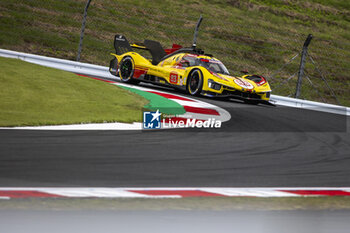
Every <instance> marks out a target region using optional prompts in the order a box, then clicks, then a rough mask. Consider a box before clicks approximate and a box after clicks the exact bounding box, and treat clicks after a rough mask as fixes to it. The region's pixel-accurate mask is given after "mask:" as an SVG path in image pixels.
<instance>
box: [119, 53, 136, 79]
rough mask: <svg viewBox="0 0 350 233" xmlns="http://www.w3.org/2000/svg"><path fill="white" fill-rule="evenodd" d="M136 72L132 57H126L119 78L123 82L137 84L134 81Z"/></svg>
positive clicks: (120, 67)
mask: <svg viewBox="0 0 350 233" xmlns="http://www.w3.org/2000/svg"><path fill="white" fill-rule="evenodd" d="M134 71H135V65H134V61H133V59H132V58H131V57H124V58H123V59H122V61H121V62H120V66H119V77H120V79H121V80H122V82H125V83H135V80H133V76H134Z"/></svg>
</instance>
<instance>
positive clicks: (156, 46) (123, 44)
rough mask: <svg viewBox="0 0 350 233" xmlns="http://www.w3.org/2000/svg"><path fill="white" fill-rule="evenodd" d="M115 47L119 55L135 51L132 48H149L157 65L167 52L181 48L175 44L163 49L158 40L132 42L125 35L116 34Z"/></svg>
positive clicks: (154, 63)
mask: <svg viewBox="0 0 350 233" xmlns="http://www.w3.org/2000/svg"><path fill="white" fill-rule="evenodd" d="M114 48H115V51H116V54H117V55H121V54H123V53H127V52H130V51H133V50H132V48H136V49H144V50H148V51H149V52H150V53H151V55H152V64H153V65H157V64H158V63H159V62H160V61H161V60H162V59H163V58H164V57H165V56H166V55H167V54H169V53H172V52H173V51H176V50H178V49H180V48H182V47H181V46H180V45H176V44H173V47H172V48H171V49H163V47H162V45H161V44H160V43H159V42H158V41H153V40H145V41H144V42H143V43H134V44H131V45H130V43H129V41H128V40H127V39H126V38H125V36H123V35H115V37H114Z"/></svg>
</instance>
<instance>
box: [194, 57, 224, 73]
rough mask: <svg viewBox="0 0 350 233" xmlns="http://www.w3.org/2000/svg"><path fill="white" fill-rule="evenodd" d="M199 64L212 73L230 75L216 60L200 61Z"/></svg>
mask: <svg viewBox="0 0 350 233" xmlns="http://www.w3.org/2000/svg"><path fill="white" fill-rule="evenodd" d="M200 64H201V66H204V67H205V68H207V69H208V70H210V71H212V72H214V73H219V74H226V75H229V74H230V73H229V72H228V70H227V68H226V67H225V66H224V64H222V63H221V62H220V61H218V60H212V59H211V60H209V59H200Z"/></svg>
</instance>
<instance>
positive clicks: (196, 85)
mask: <svg viewBox="0 0 350 233" xmlns="http://www.w3.org/2000/svg"><path fill="white" fill-rule="evenodd" d="M202 87H203V74H202V72H201V71H200V70H199V69H194V70H193V71H191V73H190V75H189V76H188V78H187V92H188V93H189V94H190V95H194V96H198V95H199V94H200V93H201V91H202Z"/></svg>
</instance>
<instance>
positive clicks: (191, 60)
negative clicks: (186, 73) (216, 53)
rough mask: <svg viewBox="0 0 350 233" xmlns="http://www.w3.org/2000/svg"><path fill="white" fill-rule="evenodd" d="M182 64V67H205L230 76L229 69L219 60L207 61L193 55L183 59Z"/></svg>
mask: <svg viewBox="0 0 350 233" xmlns="http://www.w3.org/2000/svg"><path fill="white" fill-rule="evenodd" d="M180 64H181V65H182V67H191V66H203V67H205V68H207V69H208V70H209V71H211V72H214V73H219V74H225V75H229V74H230V73H229V72H228V70H227V68H226V67H225V65H224V64H222V62H221V61H219V60H217V59H212V58H210V59H207V58H201V57H197V56H193V55H185V56H183V57H182V59H181V61H180Z"/></svg>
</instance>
